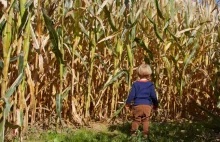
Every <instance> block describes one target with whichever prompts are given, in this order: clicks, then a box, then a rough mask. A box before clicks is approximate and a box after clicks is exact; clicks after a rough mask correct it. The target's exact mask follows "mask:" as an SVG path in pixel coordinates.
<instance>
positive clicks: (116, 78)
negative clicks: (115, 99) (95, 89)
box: [102, 70, 129, 90]
mask: <svg viewBox="0 0 220 142" xmlns="http://www.w3.org/2000/svg"><path fill="white" fill-rule="evenodd" d="M124 74H126V76H128V74H129V73H128V71H127V70H121V71H118V72H117V73H116V74H115V75H111V76H110V77H109V79H108V80H107V82H106V83H105V85H104V87H103V88H102V90H104V89H105V88H107V87H108V86H109V85H111V84H112V83H114V82H115V81H117V80H119V79H120V78H121V77H122V76H123V75H124Z"/></svg>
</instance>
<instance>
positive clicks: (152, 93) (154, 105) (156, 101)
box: [151, 85, 158, 109]
mask: <svg viewBox="0 0 220 142" xmlns="http://www.w3.org/2000/svg"><path fill="white" fill-rule="evenodd" d="M151 99H152V102H153V108H154V109H157V108H158V100H157V95H156V92H155V88H154V85H153V86H152V87H151Z"/></svg>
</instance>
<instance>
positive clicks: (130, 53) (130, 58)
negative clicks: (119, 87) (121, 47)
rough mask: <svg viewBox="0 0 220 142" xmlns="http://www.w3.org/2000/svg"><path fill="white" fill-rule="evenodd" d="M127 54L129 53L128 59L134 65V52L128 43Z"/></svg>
mask: <svg viewBox="0 0 220 142" xmlns="http://www.w3.org/2000/svg"><path fill="white" fill-rule="evenodd" d="M126 47H127V54H128V61H129V64H130V66H131V67H133V62H134V56H133V52H132V50H131V46H130V45H127V46H126Z"/></svg>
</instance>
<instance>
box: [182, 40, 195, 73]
mask: <svg viewBox="0 0 220 142" xmlns="http://www.w3.org/2000/svg"><path fill="white" fill-rule="evenodd" d="M198 47H199V44H198V43H196V45H195V46H194V47H193V51H192V52H191V54H190V55H189V57H188V56H186V57H185V59H184V61H185V65H184V69H183V70H185V69H186V68H187V66H188V64H189V63H190V62H191V60H192V58H193V57H194V55H195V53H196V50H197V48H198Z"/></svg>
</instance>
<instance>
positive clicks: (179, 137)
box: [14, 122, 220, 142]
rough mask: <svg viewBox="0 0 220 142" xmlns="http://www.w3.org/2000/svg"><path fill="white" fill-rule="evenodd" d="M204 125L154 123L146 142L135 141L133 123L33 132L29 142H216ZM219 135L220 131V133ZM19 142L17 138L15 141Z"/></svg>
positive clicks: (140, 136)
mask: <svg viewBox="0 0 220 142" xmlns="http://www.w3.org/2000/svg"><path fill="white" fill-rule="evenodd" d="M203 124H204V123H201V122H182V123H179V122H172V123H169V122H164V123H158V122H152V123H151V125H150V135H149V139H147V140H144V139H143V137H142V135H141V130H142V127H140V129H139V133H138V136H137V137H135V138H131V137H130V135H129V130H130V126H131V124H130V123H124V124H120V125H111V126H108V127H107V126H106V128H107V129H105V128H103V129H100V130H95V129H93V128H82V129H77V130H75V129H65V130H62V132H59V133H57V132H55V131H52V130H48V131H43V130H42V131H36V130H34V129H32V131H30V133H29V134H28V137H27V139H26V140H25V141H27V142H143V141H149V142H216V141H218V140H219V141H220V139H217V137H216V132H214V131H213V129H210V128H207V127H205V125H203ZM218 132H219V131H218ZM14 141H16V139H15V140H14Z"/></svg>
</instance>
